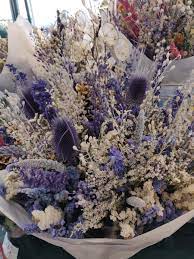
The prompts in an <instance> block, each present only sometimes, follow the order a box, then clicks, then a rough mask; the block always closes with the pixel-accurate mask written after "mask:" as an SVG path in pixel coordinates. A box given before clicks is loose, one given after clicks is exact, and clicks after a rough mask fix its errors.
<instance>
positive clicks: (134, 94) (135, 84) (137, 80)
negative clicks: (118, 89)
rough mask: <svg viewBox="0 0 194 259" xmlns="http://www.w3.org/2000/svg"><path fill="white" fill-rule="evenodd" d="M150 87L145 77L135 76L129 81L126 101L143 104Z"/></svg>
mask: <svg viewBox="0 0 194 259" xmlns="http://www.w3.org/2000/svg"><path fill="white" fill-rule="evenodd" d="M147 88H148V81H147V79H146V78H144V77H137V76H136V77H133V78H132V79H131V80H130V81H129V85H128V89H127V93H126V102H127V103H129V102H132V103H135V104H141V103H142V102H143V99H144V97H145V94H146V90H147Z"/></svg>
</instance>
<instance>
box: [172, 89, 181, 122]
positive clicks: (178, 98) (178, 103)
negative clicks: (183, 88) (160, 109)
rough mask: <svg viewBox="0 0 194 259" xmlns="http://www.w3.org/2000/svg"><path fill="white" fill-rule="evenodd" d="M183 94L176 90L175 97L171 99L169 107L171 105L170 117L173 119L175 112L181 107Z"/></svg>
mask: <svg viewBox="0 0 194 259" xmlns="http://www.w3.org/2000/svg"><path fill="white" fill-rule="evenodd" d="M183 98H184V96H183V94H182V93H181V92H180V91H179V90H177V91H176V95H175V96H174V97H173V99H172V101H171V103H170V105H171V108H172V116H173V117H175V116H176V114H177V111H178V109H179V107H180V106H181V104H182V102H183Z"/></svg>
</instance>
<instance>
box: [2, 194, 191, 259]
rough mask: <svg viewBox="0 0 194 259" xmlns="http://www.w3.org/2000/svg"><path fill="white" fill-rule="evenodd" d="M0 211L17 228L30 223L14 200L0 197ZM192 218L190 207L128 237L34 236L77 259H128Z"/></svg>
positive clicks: (167, 235) (169, 234) (170, 233)
mask: <svg viewBox="0 0 194 259" xmlns="http://www.w3.org/2000/svg"><path fill="white" fill-rule="evenodd" d="M0 211H1V212H2V213H3V214H4V215H5V216H7V217H8V218H9V219H11V220H12V221H14V222H15V223H16V224H17V225H18V226H19V227H20V228H22V227H23V226H24V225H25V224H29V223H32V221H31V219H30V218H29V216H28V214H27V213H26V212H25V210H24V209H23V208H22V207H21V206H19V205H18V204H16V203H14V202H8V201H6V200H5V199H3V198H0ZM193 217H194V210H192V211H190V212H188V213H186V214H184V215H183V216H180V217H179V218H177V219H175V220H173V221H171V222H170V223H167V224H165V225H163V226H161V227H158V228H156V229H154V230H152V231H150V232H147V233H145V234H143V235H140V236H137V237H135V238H133V239H131V240H120V239H106V238H104V239H95V238H92V239H79V240H74V239H66V238H57V239H53V238H50V237H49V236H48V235H43V234H37V235H35V236H36V237H38V238H40V239H42V240H45V241H46V242H48V243H51V244H53V245H55V246H59V247H62V248H63V249H65V250H66V251H67V252H69V253H70V254H72V255H73V256H74V257H75V258H78V259H90V258H92V259H128V258H130V257H132V256H133V255H135V254H136V253H138V252H139V251H141V250H142V249H144V248H146V247H148V246H151V245H154V244H156V243H158V242H160V241H161V240H163V239H164V238H167V237H169V236H171V235H172V234H174V233H175V232H176V231H177V230H178V229H179V228H181V227H182V226H183V225H184V224H186V223H187V222H188V221H190V220H191V219H192V218H193Z"/></svg>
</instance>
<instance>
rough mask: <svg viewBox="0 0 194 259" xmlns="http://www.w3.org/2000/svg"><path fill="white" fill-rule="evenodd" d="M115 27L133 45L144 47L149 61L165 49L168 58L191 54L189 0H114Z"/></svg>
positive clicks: (191, 5)
mask: <svg viewBox="0 0 194 259" xmlns="http://www.w3.org/2000/svg"><path fill="white" fill-rule="evenodd" d="M116 4H117V24H118V26H119V27H121V29H122V31H123V32H124V33H125V34H126V35H127V37H128V38H129V39H130V40H131V41H132V42H133V43H134V44H137V43H138V44H139V45H141V46H142V47H143V48H146V54H147V56H148V57H150V58H153V57H154V56H155V55H157V53H158V52H159V51H160V49H161V48H169V50H170V53H171V57H172V58H174V57H177V58H185V57H188V56H192V55H193V48H192V42H191V34H190V30H191V25H192V19H193V4H192V1H190V0H185V1H183V0H180V1H177V0H172V1H168V0H154V1H153V0H148V1H139V0H117V3H116Z"/></svg>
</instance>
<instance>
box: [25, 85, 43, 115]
mask: <svg viewBox="0 0 194 259" xmlns="http://www.w3.org/2000/svg"><path fill="white" fill-rule="evenodd" d="M21 101H22V103H23V102H24V104H23V111H24V113H25V115H26V117H27V118H28V119H32V118H34V116H35V114H36V113H38V114H40V113H41V112H40V109H39V106H38V104H37V103H36V102H35V101H34V97H33V95H32V89H30V88H27V89H25V90H23V91H22V97H21Z"/></svg>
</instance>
